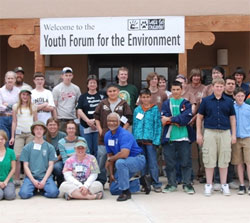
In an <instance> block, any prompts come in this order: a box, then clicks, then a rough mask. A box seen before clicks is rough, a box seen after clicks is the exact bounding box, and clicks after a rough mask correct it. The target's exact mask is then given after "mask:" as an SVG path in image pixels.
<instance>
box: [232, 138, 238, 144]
mask: <svg viewBox="0 0 250 223" xmlns="http://www.w3.org/2000/svg"><path fill="white" fill-rule="evenodd" d="M236 141H237V139H236V136H232V140H231V143H232V144H235V143H236Z"/></svg>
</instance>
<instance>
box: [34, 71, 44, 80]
mask: <svg viewBox="0 0 250 223" xmlns="http://www.w3.org/2000/svg"><path fill="white" fill-rule="evenodd" d="M37 77H42V78H44V79H45V76H44V74H43V73H42V72H36V73H35V74H34V75H33V79H35V78H37Z"/></svg>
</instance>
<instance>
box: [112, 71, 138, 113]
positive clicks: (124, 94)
mask: <svg viewBox="0 0 250 223" xmlns="http://www.w3.org/2000/svg"><path fill="white" fill-rule="evenodd" d="M117 78H118V87H119V89H120V92H119V98H121V99H123V100H125V101H126V102H127V103H128V105H129V106H130V108H131V110H132V112H133V111H134V108H135V103H136V100H137V98H138V91H137V88H136V86H134V85H133V84H128V68H126V67H120V68H119V69H118V74H117Z"/></svg>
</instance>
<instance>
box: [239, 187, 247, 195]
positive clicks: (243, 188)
mask: <svg viewBox="0 0 250 223" xmlns="http://www.w3.org/2000/svg"><path fill="white" fill-rule="evenodd" d="M246 192H247V191H246V187H245V186H239V190H238V194H239V195H243V194H245V193H246ZM248 192H249V190H248Z"/></svg>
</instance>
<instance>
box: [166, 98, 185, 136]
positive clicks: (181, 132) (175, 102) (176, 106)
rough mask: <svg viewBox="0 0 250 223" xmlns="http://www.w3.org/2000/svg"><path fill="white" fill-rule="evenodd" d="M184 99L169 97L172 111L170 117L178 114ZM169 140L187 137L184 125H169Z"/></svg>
mask: <svg viewBox="0 0 250 223" xmlns="http://www.w3.org/2000/svg"><path fill="white" fill-rule="evenodd" d="M183 100H184V99H183V98H180V99H174V98H170V107H171V111H172V117H175V116H177V115H179V114H180V113H181V112H180V105H181V103H182V101H183ZM171 127H172V129H171V133H170V141H182V140H186V139H188V131H187V127H186V126H177V125H171Z"/></svg>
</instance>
